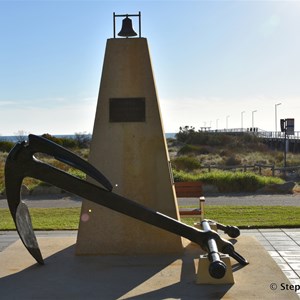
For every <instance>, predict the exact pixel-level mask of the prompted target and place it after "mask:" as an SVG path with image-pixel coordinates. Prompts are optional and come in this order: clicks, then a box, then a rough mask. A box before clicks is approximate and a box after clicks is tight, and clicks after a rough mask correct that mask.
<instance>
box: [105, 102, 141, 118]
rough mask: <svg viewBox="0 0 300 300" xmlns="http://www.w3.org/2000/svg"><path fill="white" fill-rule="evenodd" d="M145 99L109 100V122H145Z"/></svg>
mask: <svg viewBox="0 0 300 300" xmlns="http://www.w3.org/2000/svg"><path fill="white" fill-rule="evenodd" d="M145 121H146V104H145V98H110V99H109V122H145Z"/></svg>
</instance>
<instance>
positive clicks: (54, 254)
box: [0, 236, 298, 300]
mask: <svg viewBox="0 0 300 300" xmlns="http://www.w3.org/2000/svg"><path fill="white" fill-rule="evenodd" d="M38 242H39V245H40V247H41V251H42V253H43V256H44V259H45V265H44V266H40V265H38V264H36V263H35V261H34V260H33V259H32V257H31V256H30V255H29V254H28V253H27V251H26V249H25V248H24V246H23V245H22V243H21V242H20V241H17V242H15V243H14V244H12V245H11V246H10V247H8V248H6V249H5V250H4V251H3V252H1V253H0V295H1V299H2V300H3V299H51V300H52V299H64V300H65V299H72V300H74V299H166V298H167V299H298V297H297V295H296V293H295V292H294V291H286V290H284V291H281V290H280V284H281V283H289V281H288V279H287V278H286V277H285V275H284V274H283V273H282V271H281V270H280V268H279V267H278V266H277V264H276V263H275V262H274V261H273V259H272V258H271V257H270V255H269V254H268V253H267V251H266V250H265V249H264V248H263V247H262V246H261V245H260V243H259V242H258V241H257V240H256V239H255V238H252V237H248V236H247V237H239V238H238V242H237V243H236V244H235V248H236V250H237V251H238V252H239V253H241V254H242V255H243V256H245V257H246V258H247V259H248V260H249V262H250V264H249V265H247V266H245V267H241V266H240V265H239V264H238V263H236V261H234V260H232V259H231V263H232V268H233V274H234V279H235V284H224V285H209V284H207V285H197V284H196V283H195V274H196V273H197V267H198V258H199V255H200V254H203V252H201V251H200V250H199V247H197V246H196V245H194V244H191V243H188V242H187V246H186V247H185V251H184V254H183V255H182V256H179V255H148V256H147V255H139V256H120V255H118V256H112V255H103V256H75V255H74V253H75V249H74V248H75V247H74V246H75V245H74V244H75V238H63V239H62V238H39V239H38ZM272 283H276V284H277V286H278V289H277V290H272V289H271V288H270V285H271V284H272Z"/></svg>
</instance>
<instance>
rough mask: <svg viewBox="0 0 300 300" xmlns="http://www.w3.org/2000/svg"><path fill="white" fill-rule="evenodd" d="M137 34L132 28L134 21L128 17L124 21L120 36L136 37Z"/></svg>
mask: <svg viewBox="0 0 300 300" xmlns="http://www.w3.org/2000/svg"><path fill="white" fill-rule="evenodd" d="M136 35H137V33H136V32H135V31H134V30H133V28H132V21H131V19H130V18H128V17H126V18H125V19H123V22H122V28H121V30H120V32H119V33H118V36H126V37H128V36H136Z"/></svg>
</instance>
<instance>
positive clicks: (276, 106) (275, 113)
mask: <svg viewBox="0 0 300 300" xmlns="http://www.w3.org/2000/svg"><path fill="white" fill-rule="evenodd" d="M279 105H281V103H277V104H275V135H277V106H279Z"/></svg>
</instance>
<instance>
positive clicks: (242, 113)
mask: <svg viewBox="0 0 300 300" xmlns="http://www.w3.org/2000/svg"><path fill="white" fill-rule="evenodd" d="M244 113H245V111H242V112H241V128H242V131H244V126H243V125H244V124H243V115H244Z"/></svg>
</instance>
